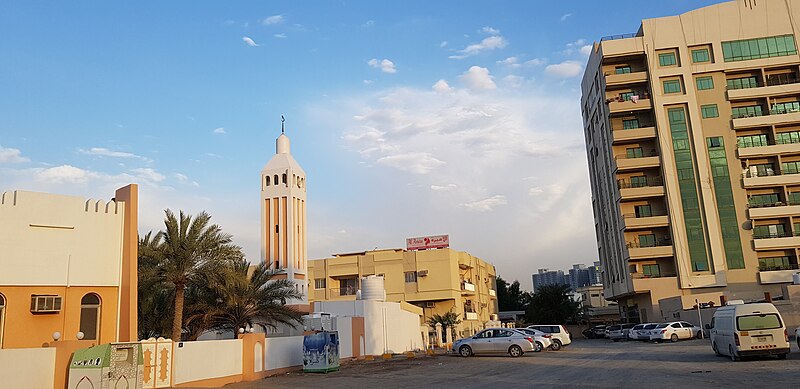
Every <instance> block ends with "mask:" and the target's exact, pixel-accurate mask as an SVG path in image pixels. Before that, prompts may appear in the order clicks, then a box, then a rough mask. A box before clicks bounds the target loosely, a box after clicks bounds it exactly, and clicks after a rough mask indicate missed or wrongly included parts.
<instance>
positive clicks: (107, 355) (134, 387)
mask: <svg viewBox="0 0 800 389" xmlns="http://www.w3.org/2000/svg"><path fill="white" fill-rule="evenodd" d="M143 376H144V359H143V358H142V346H141V344H139V343H108V344H101V345H99V346H94V347H90V348H85V349H81V350H78V351H75V353H74V354H73V355H72V361H70V364H69V380H68V381H67V382H68V384H67V388H68V389H89V388H92V389H111V388H129V389H141V388H142V387H143V383H142V379H143Z"/></svg>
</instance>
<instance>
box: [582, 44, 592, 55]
mask: <svg viewBox="0 0 800 389" xmlns="http://www.w3.org/2000/svg"><path fill="white" fill-rule="evenodd" d="M593 48H594V45H586V46H581V48H580V49H579V51H580V53H581V55H583V56H586V57H588V56H589V54H591V53H592V49H593Z"/></svg>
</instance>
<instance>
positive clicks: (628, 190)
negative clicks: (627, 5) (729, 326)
mask: <svg viewBox="0 0 800 389" xmlns="http://www.w3.org/2000/svg"><path fill="white" fill-rule="evenodd" d="M798 20H800V1H798V0H761V1H757V2H756V1H744V0H739V1H730V2H725V3H721V4H717V5H713V6H709V7H705V8H700V9H697V10H694V11H691V12H687V13H685V14H682V15H678V16H671V17H663V18H657V19H647V20H643V21H642V24H641V27H640V29H639V31H638V32H637V33H635V34H629V35H623V36H612V37H608V38H604V39H602V40H601V41H600V42H599V43H596V44H595V45H594V48H593V51H592V53H591V55H590V58H589V61H588V64H587V67H586V72H585V74H584V77H583V82H582V94H583V96H582V99H581V104H582V111H583V121H584V132H585V136H586V147H587V155H588V159H589V169H590V177H591V184H592V197H593V201H592V203H593V204H592V206H593V210H594V216H595V229H596V233H597V241H598V247H599V253H600V258H601V259H602V262H603V266H604V273H603V284H604V286H605V296H606V298H607V299H611V300H616V301H618V302H619V304H620V306H621V309H620V310H621V312H622V314H623V318H624V319H629V320H630V321H640V320H641V321H652V320H659V319H661V318H662V316H663V315H662V313H661V310H660V309H659V300H660V299H664V298H671V297H675V296H679V297H681V301H682V304H683V306H684V307H685V308H689V307H692V306H693V305H694V304H695V300H696V299H697V300H698V301H700V302H709V301H715V302H717V303H718V302H719V299H720V296H725V297H726V298H728V299H744V300H753V299H760V298H764V292H770V293H771V294H772V295H773V296H777V295H780V294H781V285H782V284H786V283H788V282H791V275H792V273H793V272H795V271H796V269H797V263H798V262H797V254H798V252H797V250H798V248H800V238H798V237H797V236H796V235H798V234H800V224H795V223H800V206H798V205H800V175H797V174H794V173H796V172H797V169H796V167H798V165H800V164H796V162H798V161H800V112H798V111H800V102H798V101H800V83H798V80H800V67H799V65H800V57H798V55H797V43H796V37H797V36H798V34H799V33H800V25H798V24H797V23H798V22H797V21H798Z"/></svg>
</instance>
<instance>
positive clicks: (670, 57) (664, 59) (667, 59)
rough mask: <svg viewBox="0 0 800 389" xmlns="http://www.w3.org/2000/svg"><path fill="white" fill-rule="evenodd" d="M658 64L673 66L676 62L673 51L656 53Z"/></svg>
mask: <svg viewBox="0 0 800 389" xmlns="http://www.w3.org/2000/svg"><path fill="white" fill-rule="evenodd" d="M658 64H659V65H661V66H674V65H677V64H678V61H677V59H676V58H675V53H661V54H659V55H658Z"/></svg>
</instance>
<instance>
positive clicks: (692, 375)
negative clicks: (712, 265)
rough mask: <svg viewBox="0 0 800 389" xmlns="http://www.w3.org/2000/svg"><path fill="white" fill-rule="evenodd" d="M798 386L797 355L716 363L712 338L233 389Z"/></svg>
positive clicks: (299, 378)
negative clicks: (710, 341) (711, 342)
mask: <svg viewBox="0 0 800 389" xmlns="http://www.w3.org/2000/svg"><path fill="white" fill-rule="evenodd" d="M534 385H535V386H538V387H548V388H667V387H669V388H673V389H675V388H700V387H702V388H728V389H730V388H767V387H769V388H793V387H794V388H796V387H800V351H798V350H797V346H796V345H793V348H792V354H789V358H788V359H786V360H783V361H780V360H777V359H775V358H764V359H750V360H745V361H741V362H731V361H730V360H729V359H727V358H719V357H715V356H714V353H713V352H712V351H711V347H710V345H709V343H708V341H707V340H691V341H682V342H678V343H662V344H653V343H640V342H619V343H613V342H610V341H607V340H583V339H581V340H577V341H576V342H574V343H573V344H572V345H571V346H569V347H566V348H565V349H564V350H563V351H557V352H555V351H546V352H542V353H531V354H525V355H524V356H522V357H520V358H516V359H514V358H510V357H507V356H481V357H471V358H461V357H450V356H439V357H434V358H418V359H411V360H406V359H395V360H392V361H388V362H387V361H374V362H363V361H359V362H352V363H349V364H346V365H345V366H343V367H342V369H341V370H340V371H338V372H332V373H328V374H303V373H290V374H286V375H282V376H278V377H270V378H266V379H264V380H259V381H254V382H247V383H238V384H232V385H228V386H226V387H225V388H226V389H255V388H286V389H289V388H291V389H296V388H326V389H327V388H348V389H353V388H357V389H362V388H386V389H388V388H424V387H435V388H442V387H453V388H488V387H497V388H498V389H499V388H501V387H509V388H511V387H514V388H516V387H530V386H534Z"/></svg>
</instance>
